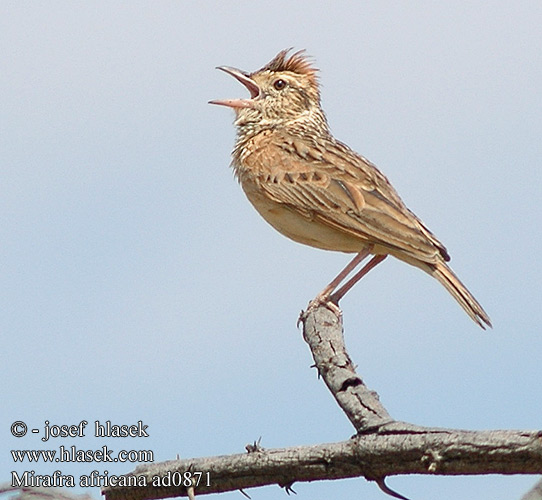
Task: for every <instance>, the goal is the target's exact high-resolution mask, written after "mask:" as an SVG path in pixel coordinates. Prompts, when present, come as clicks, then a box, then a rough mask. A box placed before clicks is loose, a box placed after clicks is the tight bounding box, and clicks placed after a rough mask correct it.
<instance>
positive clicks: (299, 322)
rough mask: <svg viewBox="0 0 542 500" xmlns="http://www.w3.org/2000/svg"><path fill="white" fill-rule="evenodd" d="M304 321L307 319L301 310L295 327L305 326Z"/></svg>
mask: <svg viewBox="0 0 542 500" xmlns="http://www.w3.org/2000/svg"><path fill="white" fill-rule="evenodd" d="M305 319H307V313H306V312H305V311H303V309H301V312H300V313H299V317H298V318H297V323H296V327H297V328H299V325H300V324H301V323H303V324H305Z"/></svg>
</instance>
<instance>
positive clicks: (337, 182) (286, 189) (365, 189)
mask: <svg viewBox="0 0 542 500" xmlns="http://www.w3.org/2000/svg"><path fill="white" fill-rule="evenodd" d="M265 142H266V144H265V147H263V148H262V149H261V150H260V151H261V152H262V154H259V151H258V150H256V151H253V152H252V154H251V156H252V160H253V161H254V163H255V164H257V165H258V169H257V172H256V171H255V170H254V169H251V170H252V175H253V176H254V175H255V174H256V175H255V177H253V180H254V181H255V182H257V183H258V185H259V186H260V189H261V190H262V191H263V192H264V193H265V194H266V195H267V196H268V197H269V198H270V199H272V200H273V201H275V202H277V203H282V204H286V205H288V206H289V207H290V208H291V209H293V210H295V211H297V212H299V213H301V214H302V215H304V216H306V217H309V218H311V219H313V220H315V219H316V220H318V221H320V222H322V223H323V224H326V225H328V226H330V227H334V228H336V229H339V230H341V231H345V232H348V233H349V234H352V235H354V236H356V237H358V238H360V239H362V240H363V241H367V242H369V243H372V244H375V245H379V246H383V247H385V248H389V249H390V250H391V252H392V253H396V254H397V253H399V254H401V253H403V254H406V255H405V256H409V257H411V258H414V259H416V260H421V261H424V262H428V263H431V262H436V261H438V260H440V259H445V260H449V257H448V254H447V252H446V249H445V247H444V246H443V245H442V244H441V243H440V242H439V241H438V240H437V239H436V238H435V236H433V234H432V233H431V232H430V231H429V230H428V229H427V228H426V227H425V226H424V225H423V223H422V222H421V221H420V220H419V219H418V218H417V217H416V216H415V215H414V214H413V213H412V212H411V211H410V210H409V209H408V208H407V207H406V206H405V204H404V203H403V201H402V200H401V199H400V197H399V195H398V194H397V192H396V191H395V189H394V188H393V187H392V186H391V184H390V183H389V181H388V180H387V178H386V177H385V176H384V175H383V174H382V173H381V172H380V171H379V170H378V169H377V168H376V167H375V166H374V165H373V164H371V163H370V162H369V161H367V160H366V159H365V158H363V157H361V156H359V155H358V154H356V153H354V152H353V151H352V150H351V149H350V148H348V147H347V146H345V145H344V144H342V143H339V142H337V141H335V140H333V139H332V138H330V139H329V140H328V141H327V142H326V143H324V144H322V143H319V144H318V145H314V144H307V143H306V142H305V141H304V140H303V139H300V138H298V137H297V136H296V137H293V136H283V137H281V138H280V139H279V140H277V138H275V140H269V141H265ZM262 146H263V145H262ZM258 149H259V148H258ZM264 150H265V152H264ZM251 163H252V161H251Z"/></svg>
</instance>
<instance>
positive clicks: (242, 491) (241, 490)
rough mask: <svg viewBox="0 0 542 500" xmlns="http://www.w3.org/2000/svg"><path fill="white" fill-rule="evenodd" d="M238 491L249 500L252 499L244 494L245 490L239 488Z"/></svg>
mask: <svg viewBox="0 0 542 500" xmlns="http://www.w3.org/2000/svg"><path fill="white" fill-rule="evenodd" d="M239 491H240V492H241V493H242V494H243V495H244V496H246V497H247V498H248V499H249V500H252V499H251V498H250V495H249V494H248V493H246V492H245V490H243V488H239Z"/></svg>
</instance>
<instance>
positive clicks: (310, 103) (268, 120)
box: [210, 49, 327, 130]
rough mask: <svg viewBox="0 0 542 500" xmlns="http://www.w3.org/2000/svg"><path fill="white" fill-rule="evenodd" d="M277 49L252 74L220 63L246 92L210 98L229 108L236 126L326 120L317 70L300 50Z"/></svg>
mask: <svg viewBox="0 0 542 500" xmlns="http://www.w3.org/2000/svg"><path fill="white" fill-rule="evenodd" d="M288 52H289V49H287V50H283V51H281V52H279V53H278V54H277V55H276V56H275V57H274V58H273V59H272V60H271V61H270V62H269V63H268V64H266V65H265V66H264V67H263V68H261V69H259V70H258V71H255V72H253V73H246V72H244V71H241V70H239V69H236V68H230V67H228V66H220V67H219V68H217V69H220V70H222V71H224V72H226V73H228V74H230V75H231V76H233V77H234V78H236V79H237V80H239V81H240V82H241V83H242V84H243V85H244V86H245V87H246V88H247V89H248V91H249V92H250V97H249V98H246V99H224V100H214V101H210V103H211V104H220V105H222V106H228V107H230V108H233V109H234V110H235V112H236V120H235V124H236V125H237V127H239V128H240V129H244V128H249V129H258V128H277V127H281V126H289V125H293V124H298V125H300V126H303V124H304V123H305V124H306V125H310V126H311V128H312V127H323V128H324V129H326V130H327V122H326V119H325V116H324V113H323V111H322V109H321V107H320V91H319V89H318V78H317V72H318V70H317V69H316V68H315V67H313V66H312V65H311V63H310V61H309V60H308V58H307V57H306V56H305V54H304V52H303V51H299V52H296V53H294V54H292V55H290V56H289V55H288Z"/></svg>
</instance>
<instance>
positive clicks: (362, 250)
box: [209, 49, 492, 329]
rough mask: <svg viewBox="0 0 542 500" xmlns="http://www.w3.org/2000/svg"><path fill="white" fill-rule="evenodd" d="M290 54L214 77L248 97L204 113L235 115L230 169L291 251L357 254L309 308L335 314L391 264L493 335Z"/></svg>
mask: <svg viewBox="0 0 542 500" xmlns="http://www.w3.org/2000/svg"><path fill="white" fill-rule="evenodd" d="M292 50H293V49H285V50H282V51H280V52H279V53H278V54H277V55H276V56H275V57H274V58H273V59H272V60H271V61H270V62H269V63H267V64H266V65H265V66H263V67H262V68H261V69H259V70H257V71H254V72H252V73H248V72H245V71H242V70H239V69H236V68H233V67H230V66H219V67H217V69H219V70H221V71H224V72H225V73H227V74H229V75H231V76H233V77H234V78H236V79H237V80H238V81H239V82H240V83H242V84H243V85H244V86H245V87H246V89H247V90H248V91H249V93H250V96H249V97H248V98H238V99H217V100H212V101H209V103H210V104H217V105H221V106H226V107H228V108H232V109H233V110H234V111H235V120H234V125H235V127H236V130H237V137H236V142H235V146H234V148H233V152H232V162H231V166H232V167H233V171H234V175H235V177H236V178H237V180H238V181H239V183H240V185H241V187H242V189H243V191H244V192H245V194H246V196H247V198H248V200H249V201H250V202H251V203H252V205H253V206H254V208H255V209H256V211H257V212H258V213H259V214H260V215H261V216H262V217H263V218H264V219H265V220H266V221H267V222H268V223H269V224H270V225H271V226H273V227H274V228H275V229H276V230H278V231H279V232H280V233H282V234H283V235H285V236H286V237H288V238H290V239H292V240H294V241H296V242H298V243H302V244H305V245H309V246H312V247H316V248H320V249H324V250H331V251H338V252H345V253H351V254H352V253H354V254H356V255H355V257H354V258H353V259H352V261H351V262H350V263H349V264H348V265H347V266H346V267H345V268H344V269H343V270H342V271H341V272H340V273H339V274H338V275H337V277H336V278H334V279H333V280H332V281H331V282H330V283H329V284H328V285H327V286H326V287H325V288H324V289H323V290H322V291H321V292H320V293H319V294H318V295H317V297H316V298H315V299H314V301H312V302H311V304H312V305H314V304H321V303H329V304H334V305H335V306H336V307H337V309H338V302H339V300H340V299H341V298H342V297H343V296H344V294H345V293H346V292H347V291H349V290H350V288H352V286H354V284H356V283H357V282H358V281H359V280H360V279H361V278H362V277H363V276H364V275H365V274H367V272H369V271H370V270H371V269H373V268H374V267H375V266H376V265H377V264H379V263H380V262H382V261H383V260H384V259H385V258H386V257H387V256H388V255H391V256H393V257H395V258H397V259H399V260H401V261H403V262H406V263H408V264H410V265H413V266H415V267H418V268H420V269H422V270H423V271H425V272H426V273H428V274H429V275H431V276H433V277H434V278H436V279H437V280H438V281H439V282H440V283H441V284H442V285H443V286H444V287H445V288H446V290H448V292H449V293H450V294H451V295H452V296H453V297H454V299H455V300H456V301H457V302H458V303H459V305H460V306H461V307H462V308H463V309H464V310H465V312H466V313H467V314H468V315H469V316H470V318H472V320H473V321H474V322H475V323H477V324H478V325H479V326H480V327H482V328H483V329H485V327H486V326H489V327H491V326H492V325H491V320H490V319H489V316H488V315H487V313H486V312H485V311H484V309H483V308H482V306H481V305H480V303H479V302H478V301H477V300H476V299H475V298H474V296H473V295H472V294H471V293H470V292H469V290H468V289H467V287H466V286H465V285H463V283H462V282H461V281H460V280H459V278H458V277H457V276H456V275H455V274H454V272H453V271H452V269H451V268H450V267H449V265H448V264H447V263H448V262H449V261H450V255H449V254H448V251H447V250H446V247H445V246H444V245H443V244H442V243H441V242H440V241H439V240H438V239H437V238H436V236H435V235H434V234H433V233H432V232H431V231H430V230H429V229H428V228H427V227H426V226H425V224H424V223H423V222H422V221H421V220H420V219H419V218H418V217H417V216H416V215H415V214H414V213H413V212H411V211H410V210H409V209H408V208H407V206H406V205H405V204H404V202H403V201H402V199H401V198H400V197H399V195H398V193H397V192H396V190H395V189H394V188H393V186H392V185H391V183H390V182H389V181H388V179H387V177H386V176H385V175H384V174H383V173H382V172H381V171H380V170H379V169H378V168H377V167H376V165H374V164H373V163H371V162H370V161H369V160H367V159H366V158H365V157H363V156H362V155H360V154H358V153H356V152H355V151H354V150H353V149H351V148H350V147H349V146H347V145H346V144H344V143H343V142H341V141H339V140H338V139H336V138H335V137H334V136H333V134H332V133H331V131H330V128H329V125H328V121H327V118H326V115H325V113H324V111H323V109H322V106H321V100H320V82H319V76H318V75H319V69H318V68H316V67H315V66H314V64H313V62H312V60H311V58H309V57H308V56H307V55H306V52H305V51H304V50H300V51H297V52H293V53H292ZM369 256H372V258H371V260H370V261H369V262H368V263H367V264H365V266H364V267H363V268H362V269H360V270H359V271H358V272H357V273H356V274H354V276H353V277H351V278H350V279H349V280H348V281H347V282H346V283H345V284H344V285H343V286H342V287H341V288H339V289H338V290H337V287H338V286H339V285H340V284H341V283H343V282H344V280H345V279H346V278H347V277H348V276H349V275H350V274H351V273H352V272H353V271H354V270H355V269H356V268H357V267H358V266H359V265H360V264H361V263H362V261H363V260H364V259H366V258H367V257H369ZM339 311H340V309H339Z"/></svg>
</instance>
